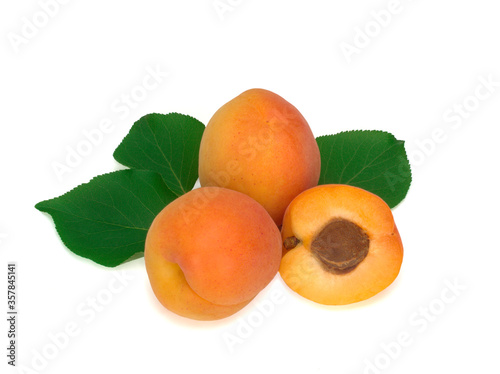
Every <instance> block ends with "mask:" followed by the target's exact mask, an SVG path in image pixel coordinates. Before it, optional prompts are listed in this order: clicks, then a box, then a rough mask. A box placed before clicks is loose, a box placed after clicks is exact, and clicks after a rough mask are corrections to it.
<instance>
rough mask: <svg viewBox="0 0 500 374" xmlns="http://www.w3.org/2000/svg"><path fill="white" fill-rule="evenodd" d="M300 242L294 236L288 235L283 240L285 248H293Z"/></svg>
mask: <svg viewBox="0 0 500 374" xmlns="http://www.w3.org/2000/svg"><path fill="white" fill-rule="evenodd" d="M299 243H300V240H299V239H297V238H296V237H295V236H290V237H288V238H286V239H285V240H284V241H283V246H284V247H285V249H293V248H295V247H296V246H297V245H298V244H299Z"/></svg>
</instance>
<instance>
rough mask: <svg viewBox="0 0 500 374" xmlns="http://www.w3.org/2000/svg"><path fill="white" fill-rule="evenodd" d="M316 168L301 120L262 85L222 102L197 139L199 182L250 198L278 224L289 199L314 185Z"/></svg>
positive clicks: (309, 137)
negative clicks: (199, 141) (238, 192)
mask: <svg viewBox="0 0 500 374" xmlns="http://www.w3.org/2000/svg"><path fill="white" fill-rule="evenodd" d="M320 169H321V161H320V153H319V148H318V144H317V143H316V139H315V138H314V135H313V133H312V131H311V129H310V127H309V124H308V123H307V121H306V120H305V118H304V117H303V116H302V114H301V113H300V112H299V111H298V110H297V108H295V107H294V106H293V105H292V104H290V103H289V102H288V101H286V100H285V99H283V98H282V97H281V96H279V95H277V94H275V93H273V92H271V91H267V90H263V89H251V90H248V91H245V92H243V93H242V94H241V95H239V96H237V97H236V98H234V99H232V100H231V101H229V102H228V103H226V104H225V105H223V106H222V107H221V108H220V109H219V110H217V112H216V113H215V114H214V115H213V117H212V118H211V119H210V121H209V122H208V125H207V127H206V129H205V132H204V134H203V137H202V140H201V145H200V155H199V176H200V183H201V185H202V186H219V187H226V188H230V189H232V190H236V191H240V192H243V193H244V194H247V195H248V196H251V197H252V198H253V199H255V200H257V201H258V202H259V203H260V204H262V205H263V206H264V208H266V210H267V211H268V212H269V214H270V215H271V217H272V218H273V219H274V221H275V222H276V224H277V225H278V226H280V225H281V222H282V219H283V214H284V213H285V209H286V207H287V206H288V204H290V202H291V201H292V200H293V198H294V197H295V196H297V195H298V194H299V193H300V192H302V191H304V190H306V189H308V188H311V187H314V186H316V185H317V184H318V180H319V175H320Z"/></svg>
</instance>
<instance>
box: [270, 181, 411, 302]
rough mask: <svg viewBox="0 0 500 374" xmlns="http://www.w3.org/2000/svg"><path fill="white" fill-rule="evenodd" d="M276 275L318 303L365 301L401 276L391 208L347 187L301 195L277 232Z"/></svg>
mask: <svg viewBox="0 0 500 374" xmlns="http://www.w3.org/2000/svg"><path fill="white" fill-rule="evenodd" d="M281 235H282V240H283V258H282V261H281V265H280V274H281V277H282V278H283V280H284V281H285V283H287V284H288V286H289V287H290V288H292V289H293V290H294V291H295V292H297V293H298V294H300V295H302V296H304V297H305V298H307V299H310V300H312V301H315V302H317V303H320V304H327V305H341V304H350V303H355V302H358V301H361V300H365V299H368V298H370V297H372V296H374V295H376V294H377V293H379V292H380V291H382V290H383V289H385V288H386V287H388V286H389V285H390V284H391V283H392V282H393V281H394V279H396V277H397V276H398V274H399V270H400V268H401V264H402V261H403V244H402V241H401V237H400V235H399V232H398V230H397V227H396V224H395V222H394V218H393V215H392V212H391V209H390V208H389V206H388V205H387V204H386V203H385V202H384V201H383V200H382V199H381V198H380V197H378V196H377V195H374V194H373V193H371V192H368V191H365V190H363V189H361V188H357V187H352V186H347V185H321V186H317V187H314V188H311V189H309V190H307V191H304V192H303V193H301V194H300V195H298V196H297V197H296V198H295V199H294V200H293V201H292V202H291V204H290V205H289V206H288V208H287V210H286V212H285V217H284V220H283V227H282V231H281Z"/></svg>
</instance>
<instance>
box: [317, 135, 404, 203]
mask: <svg viewBox="0 0 500 374" xmlns="http://www.w3.org/2000/svg"><path fill="white" fill-rule="evenodd" d="M316 141H317V142H318V146H319V150H320V153H321V176H320V180H319V184H347V185H351V186H356V187H360V188H363V189H365V190H367V191H370V192H372V193H374V194H376V195H378V196H380V197H381V198H382V199H384V201H385V202H386V203H387V205H389V206H390V207H391V208H393V207H395V206H396V205H398V204H399V203H400V202H401V201H402V200H403V199H404V197H405V196H406V194H407V192H408V189H409V188H410V184H411V169H410V163H409V161H408V157H407V156H406V151H405V147H404V142H403V141H401V140H397V139H396V138H395V137H394V135H392V134H390V133H388V132H384V131H363V130H358V131H347V132H341V133H339V134H336V135H326V136H320V137H318V138H317V139H316Z"/></svg>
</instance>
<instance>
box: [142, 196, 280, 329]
mask: <svg viewBox="0 0 500 374" xmlns="http://www.w3.org/2000/svg"><path fill="white" fill-rule="evenodd" d="M144 258H145V263H146V270H147V273H148V277H149V280H150V283H151V287H152V289H153V292H154V294H155V295H156V297H157V299H158V300H159V301H160V303H161V304H162V305H163V306H165V307H166V308H167V309H169V310H171V311H172V312H174V313H176V314H179V315H181V316H184V317H187V318H191V319H197V320H215V319H220V318H224V317H227V316H229V315H231V314H233V313H236V312H237V311H238V310H240V309H241V308H243V307H244V306H245V305H247V304H248V303H249V302H250V301H251V300H252V299H253V298H254V297H255V296H256V295H257V294H258V293H259V292H260V291H261V290H262V289H263V288H264V287H265V286H266V285H267V284H268V283H269V282H270V281H271V280H272V279H273V277H274V276H275V275H276V274H277V273H278V269H279V264H280V260H281V236H280V232H279V230H278V228H277V227H276V225H275V223H274V221H273V220H272V218H271V217H270V216H269V214H268V213H267V212H266V210H265V209H264V208H263V207H262V206H261V205H260V204H258V203H257V202H256V201H255V200H253V199H252V198H250V197H249V196H247V195H245V194H242V193H240V192H237V191H232V190H228V189H224V188H219V187H201V188H198V189H195V190H192V191H190V192H188V193H186V194H185V195H182V196H181V197H179V198H177V199H176V200H174V201H173V202H171V203H170V204H169V205H167V206H166V207H165V208H164V209H163V210H162V211H161V212H160V213H159V214H158V215H157V216H156V218H155V219H154V221H153V223H152V224H151V227H150V228H149V231H148V234H147V237H146V245H145V251H144Z"/></svg>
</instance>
